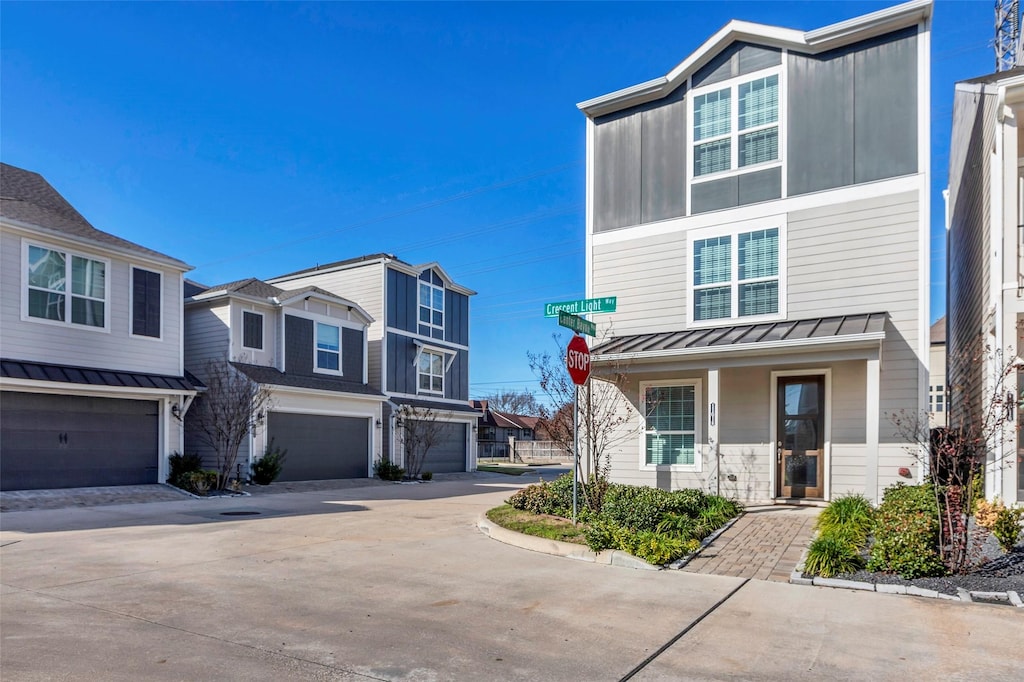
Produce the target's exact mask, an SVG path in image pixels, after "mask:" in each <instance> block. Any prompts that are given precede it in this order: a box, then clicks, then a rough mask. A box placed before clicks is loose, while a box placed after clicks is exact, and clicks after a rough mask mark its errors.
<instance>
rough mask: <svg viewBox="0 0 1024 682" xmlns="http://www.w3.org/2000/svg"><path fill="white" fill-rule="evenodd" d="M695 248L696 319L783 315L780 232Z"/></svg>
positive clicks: (756, 233)
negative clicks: (780, 284)
mask: <svg viewBox="0 0 1024 682" xmlns="http://www.w3.org/2000/svg"><path fill="white" fill-rule="evenodd" d="M736 244H737V248H736V251H735V254H734V253H733V250H732V248H731V246H732V235H727V236H720V237H713V238H710V239H699V240H696V241H694V243H693V285H694V288H693V319H694V320H696V321H703V320H717V319H723V318H731V317H733V316H734V312H733V311H735V316H736V317H754V316H758V315H774V314H776V313H778V312H779V229H778V228H770V229H764V230H754V231H751V232H741V233H739V234H738V235H736Z"/></svg>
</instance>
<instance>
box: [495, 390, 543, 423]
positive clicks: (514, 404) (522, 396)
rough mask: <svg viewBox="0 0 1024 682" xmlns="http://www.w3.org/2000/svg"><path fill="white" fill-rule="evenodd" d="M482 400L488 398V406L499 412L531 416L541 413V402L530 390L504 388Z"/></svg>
mask: <svg viewBox="0 0 1024 682" xmlns="http://www.w3.org/2000/svg"><path fill="white" fill-rule="evenodd" d="M481 400H486V401H487V406H488V407H489V408H491V409H492V410H497V411H498V412H508V413H510V414H522V415H529V416H534V415H538V414H540V403H538V402H537V397H536V396H534V395H533V393H531V392H530V391H517V390H514V389H508V388H503V389H501V390H500V391H495V392H494V393H491V394H490V395H486V396H484V397H483V398H481Z"/></svg>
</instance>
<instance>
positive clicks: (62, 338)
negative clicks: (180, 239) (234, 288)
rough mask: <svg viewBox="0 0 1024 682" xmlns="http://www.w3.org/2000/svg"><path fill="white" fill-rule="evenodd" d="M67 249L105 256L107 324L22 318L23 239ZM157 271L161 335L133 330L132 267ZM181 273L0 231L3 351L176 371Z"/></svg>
mask: <svg viewBox="0 0 1024 682" xmlns="http://www.w3.org/2000/svg"><path fill="white" fill-rule="evenodd" d="M23 241H26V242H28V243H30V244H38V245H40V246H44V247H52V248H58V249H66V250H68V251H71V252H74V253H76V254H81V255H83V256H87V257H92V258H97V259H100V260H105V261H107V262H109V264H110V266H109V270H108V272H107V281H108V287H109V289H108V291H109V298H108V299H107V302H106V306H105V311H104V312H105V315H106V316H107V318H108V325H109V330H103V329H96V328H91V327H85V326H82V325H73V324H54V323H49V322H45V321H37V320H35V319H32V318H27V319H24V320H23V319H22V317H21V315H22V299H23V286H24V285H23V269H24V267H25V264H24V263H23V262H22V243H23ZM132 266H137V267H141V268H144V269H146V270H149V271H151V272H159V273H160V274H161V276H162V277H161V279H162V283H161V284H162V294H161V299H160V301H161V316H162V321H161V329H160V331H161V337H160V338H159V339H156V338H151V337H138V336H132V335H131V331H132V310H131V305H130V301H131V298H130V296H131V294H130V292H131V286H132V281H131V268H132ZM181 283H182V273H181V272H180V271H177V270H173V269H169V268H162V267H159V266H157V265H155V264H152V263H149V262H146V261H138V262H134V261H129V260H128V259H126V258H125V257H124V256H121V255H116V256H114V255H111V254H110V253H109V252H104V251H103V250H102V249H96V248H91V247H85V246H81V245H78V244H76V243H74V242H71V241H67V240H62V239H59V238H53V237H50V236H46V237H39V238H33V237H27V236H26V237H23V236H22V235H21V234H18V233H14V232H10V231H8V230H6V229H5V230H3V231H2V232H0V287H2V294H0V300H2V305H0V346H2V349H3V350H2V352H3V356H4V357H5V358H11V359H15V360H27V361H33V362H43V363H53V364H61V365H77V366H82V367H97V368H103V369H119V370H123V371H128V372H149V373H153V374H166V375H171V376H181V371H182V367H181V363H182V355H181V343H182V338H181V314H182V299H181Z"/></svg>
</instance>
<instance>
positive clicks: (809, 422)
mask: <svg viewBox="0 0 1024 682" xmlns="http://www.w3.org/2000/svg"><path fill="white" fill-rule="evenodd" d="M778 391H779V392H778V401H777V403H776V405H777V408H776V409H777V413H778V414H777V417H778V426H777V431H776V433H777V434H778V441H777V442H776V444H775V447H776V466H777V473H776V480H777V481H778V486H777V487H778V490H777V494H778V495H779V497H795V498H801V497H824V494H825V482H824V479H825V428H824V427H825V378H824V377H822V376H801V377H781V378H779V383H778Z"/></svg>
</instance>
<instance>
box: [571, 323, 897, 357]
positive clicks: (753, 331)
mask: <svg viewBox="0 0 1024 682" xmlns="http://www.w3.org/2000/svg"><path fill="white" fill-rule="evenodd" d="M887 318H888V313H864V314H860V315H837V316H834V317H815V318H811V319H807V320H784V321H781V322H765V323H761V324H744V325H730V326H728V327H709V328H704V329H688V330H683V331H674V332H659V333H656V334H634V335H631V336H619V337H615V338H613V339H611V340H609V341H607V342H605V343H602V344H600V345H598V346H596V347H595V348H594V349H593V350H591V354H592V355H595V356H615V355H624V354H629V355H638V356H643V355H645V354H648V353H649V354H657V355H671V354H673V351H678V352H679V353H680V354H685V353H686V352H687V351H691V352H692V351H696V350H704V351H709V350H712V349H715V348H721V349H722V350H723V351H725V350H739V348H740V347H742V348H744V349H748V350H756V349H757V346H758V345H759V344H765V343H769V342H775V344H780V343H781V344H785V342H787V341H789V342H797V341H800V342H807V341H811V340H814V339H820V340H822V341H842V340H844V337H851V338H850V340H854V339H855V338H856V337H861V336H863V335H865V334H867V335H872V336H878V337H879V338H881V336H882V335H884V334H885V320H886V319H887ZM595 359H598V360H599V359H600V357H598V358H595Z"/></svg>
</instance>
